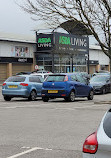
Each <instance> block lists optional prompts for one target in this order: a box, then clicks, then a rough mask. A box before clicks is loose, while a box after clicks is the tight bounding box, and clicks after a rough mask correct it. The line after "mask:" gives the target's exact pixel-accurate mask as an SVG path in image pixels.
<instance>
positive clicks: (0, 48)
mask: <svg viewBox="0 0 111 158" xmlns="http://www.w3.org/2000/svg"><path fill="white" fill-rule="evenodd" d="M88 55H89V73H90V74H92V73H94V72H95V71H99V70H101V69H104V70H108V71H109V69H110V67H109V65H110V64H109V58H108V57H107V56H106V55H105V54H104V53H103V52H102V50H101V48H100V47H99V46H97V45H95V46H94V45H93V46H92V45H89V40H88V37H85V36H84V37H82V36H76V35H75V36H74V35H71V34H63V33H57V32H54V33H53V34H52V33H50V34H39V35H38V36H37V38H36V37H35V35H34V36H32V37H28V36H25V37H23V36H18V35H12V34H5V33H0V82H3V81H4V80H5V79H6V78H8V77H9V76H12V75H15V74H16V73H18V72H24V71H27V72H29V71H34V69H35V65H38V66H39V69H45V70H48V71H53V72H75V71H88V66H87V64H88Z"/></svg>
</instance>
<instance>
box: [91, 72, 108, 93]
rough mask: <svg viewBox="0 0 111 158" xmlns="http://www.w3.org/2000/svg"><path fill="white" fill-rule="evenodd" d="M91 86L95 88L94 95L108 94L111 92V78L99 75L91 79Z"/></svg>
mask: <svg viewBox="0 0 111 158" xmlns="http://www.w3.org/2000/svg"><path fill="white" fill-rule="evenodd" d="M90 85H91V86H92V87H93V90H94V93H95V94H98V93H102V94H105V93H108V92H110V90H111V76H110V75H97V76H94V77H92V78H91V80H90Z"/></svg>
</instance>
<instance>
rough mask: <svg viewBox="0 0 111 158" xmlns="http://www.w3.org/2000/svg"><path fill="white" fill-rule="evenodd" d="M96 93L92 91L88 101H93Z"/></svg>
mask: <svg viewBox="0 0 111 158" xmlns="http://www.w3.org/2000/svg"><path fill="white" fill-rule="evenodd" d="M93 97H94V92H93V91H92V90H91V91H90V93H89V96H88V100H93Z"/></svg>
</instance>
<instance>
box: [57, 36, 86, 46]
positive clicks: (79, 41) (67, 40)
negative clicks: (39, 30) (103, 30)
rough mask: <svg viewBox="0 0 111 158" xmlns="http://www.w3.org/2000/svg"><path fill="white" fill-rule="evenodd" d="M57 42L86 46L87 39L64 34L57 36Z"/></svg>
mask: <svg viewBox="0 0 111 158" xmlns="http://www.w3.org/2000/svg"><path fill="white" fill-rule="evenodd" d="M59 44H62V45H69V46H71V45H72V46H76V47H77V46H78V47H87V41H86V39H84V38H82V39H81V38H72V37H66V36H60V37H59Z"/></svg>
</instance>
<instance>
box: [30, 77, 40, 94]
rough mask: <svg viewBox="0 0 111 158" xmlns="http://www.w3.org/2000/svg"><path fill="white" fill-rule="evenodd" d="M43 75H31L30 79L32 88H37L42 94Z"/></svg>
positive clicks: (38, 92)
mask: <svg viewBox="0 0 111 158" xmlns="http://www.w3.org/2000/svg"><path fill="white" fill-rule="evenodd" d="M41 78H42V77H40V76H31V77H29V81H30V82H31V84H32V89H36V92H37V95H38V96H41V90H42V83H43V82H42V79H41Z"/></svg>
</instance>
